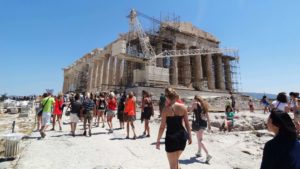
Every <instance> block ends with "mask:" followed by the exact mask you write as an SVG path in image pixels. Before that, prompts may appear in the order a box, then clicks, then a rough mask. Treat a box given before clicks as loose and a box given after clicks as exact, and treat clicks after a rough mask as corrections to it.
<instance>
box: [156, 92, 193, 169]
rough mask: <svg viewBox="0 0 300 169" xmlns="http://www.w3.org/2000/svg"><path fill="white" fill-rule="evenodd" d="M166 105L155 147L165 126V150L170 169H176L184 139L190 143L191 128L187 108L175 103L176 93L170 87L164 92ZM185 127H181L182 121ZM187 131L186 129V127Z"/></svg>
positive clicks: (158, 145)
mask: <svg viewBox="0 0 300 169" xmlns="http://www.w3.org/2000/svg"><path fill="white" fill-rule="evenodd" d="M165 96H166V107H165V108H164V110H163V112H162V119H161V124H160V128H159V132H158V136H157V141H156V148H157V149H160V139H161V137H162V135H163V132H164V130H165V128H166V126H167V132H166V138H165V150H166V152H167V157H168V161H169V165H170V168H171V169H178V168H180V167H179V163H178V160H179V157H180V155H181V154H182V152H183V151H184V149H185V146H186V141H187V140H188V143H189V144H191V143H192V135H191V128H190V125H189V121H188V114H187V109H186V107H185V106H184V105H182V104H179V103H176V98H177V93H176V91H175V90H174V89H172V88H167V89H166V92H165ZM182 121H184V125H185V127H183V123H182ZM185 128H186V129H187V131H186V129H185Z"/></svg>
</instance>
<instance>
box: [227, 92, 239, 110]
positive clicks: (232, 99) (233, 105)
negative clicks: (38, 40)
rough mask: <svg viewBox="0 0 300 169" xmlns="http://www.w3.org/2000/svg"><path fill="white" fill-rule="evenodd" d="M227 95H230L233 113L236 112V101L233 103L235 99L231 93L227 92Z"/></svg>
mask: <svg viewBox="0 0 300 169" xmlns="http://www.w3.org/2000/svg"><path fill="white" fill-rule="evenodd" d="M229 94H230V99H231V107H232V109H233V111H237V110H236V107H235V106H236V101H235V97H234V96H233V93H232V92H231V91H230V92H229Z"/></svg>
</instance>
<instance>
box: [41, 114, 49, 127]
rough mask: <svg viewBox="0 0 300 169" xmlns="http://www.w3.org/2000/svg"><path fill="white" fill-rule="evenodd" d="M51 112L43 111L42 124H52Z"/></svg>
mask: <svg viewBox="0 0 300 169" xmlns="http://www.w3.org/2000/svg"><path fill="white" fill-rule="evenodd" d="M50 120H51V113H50V112H43V114H42V126H46V125H50Z"/></svg>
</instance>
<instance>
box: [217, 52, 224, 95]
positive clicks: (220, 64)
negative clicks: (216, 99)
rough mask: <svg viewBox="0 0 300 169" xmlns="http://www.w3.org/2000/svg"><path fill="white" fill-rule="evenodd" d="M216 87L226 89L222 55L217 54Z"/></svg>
mask: <svg viewBox="0 0 300 169" xmlns="http://www.w3.org/2000/svg"><path fill="white" fill-rule="evenodd" d="M215 74H216V88H217V89H220V90H225V82H224V72H223V62H222V55H219V54H217V55H215Z"/></svg>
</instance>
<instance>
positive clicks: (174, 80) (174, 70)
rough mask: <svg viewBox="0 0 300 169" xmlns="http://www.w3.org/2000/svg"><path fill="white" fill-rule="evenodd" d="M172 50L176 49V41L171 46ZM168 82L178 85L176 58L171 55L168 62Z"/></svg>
mask: <svg viewBox="0 0 300 169" xmlns="http://www.w3.org/2000/svg"><path fill="white" fill-rule="evenodd" d="M172 49H173V50H176V43H174V44H173V46H172ZM170 83H171V85H175V86H177V85H178V58H177V57H172V58H171V64H170Z"/></svg>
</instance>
